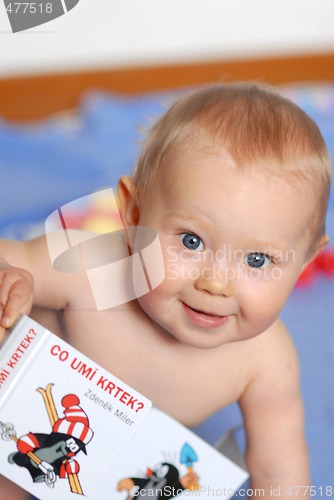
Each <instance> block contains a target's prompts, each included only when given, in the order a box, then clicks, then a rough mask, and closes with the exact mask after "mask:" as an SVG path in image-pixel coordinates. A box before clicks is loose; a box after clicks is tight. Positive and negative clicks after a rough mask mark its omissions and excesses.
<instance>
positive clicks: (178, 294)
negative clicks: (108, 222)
mask: <svg viewBox="0 0 334 500" xmlns="http://www.w3.org/2000/svg"><path fill="white" fill-rule="evenodd" d="M307 193H308V187H307V185H306V184H305V183H301V182H298V181H295V182H294V184H293V183H292V182H291V183H290V182H288V181H287V180H286V179H285V178H283V177H282V178H279V177H278V176H275V175H272V176H264V175H263V174H261V172H256V168H249V169H247V167H245V169H244V170H242V169H238V167H236V166H235V164H234V162H233V160H232V158H231V157H230V156H229V155H228V154H227V153H226V152H225V151H224V150H220V151H217V153H216V154H212V155H210V156H208V155H206V157H198V155H197V156H196V154H188V155H183V156H182V157H181V158H180V159H179V160H178V161H177V162H176V163H175V164H174V165H173V166H171V167H169V168H168V169H167V172H166V174H165V177H164V178H162V177H160V178H159V179H158V180H157V181H156V184H155V186H154V193H153V196H152V198H151V200H150V201H149V202H148V203H147V204H146V205H145V207H142V210H141V213H140V221H139V223H140V224H141V225H148V226H152V227H154V228H155V229H156V230H157V232H158V234H159V237H160V241H161V245H162V250H163V254H164V262H165V272H166V277H165V280H164V281H163V282H162V284H161V285H160V286H158V287H157V288H156V289H155V290H153V291H152V292H150V293H149V294H147V295H145V296H143V297H141V298H140V299H139V302H140V304H141V306H142V308H143V309H144V310H145V311H146V313H147V314H148V315H149V316H150V317H151V318H152V319H153V320H154V321H155V322H156V323H158V324H159V325H161V326H162V328H163V329H165V330H166V331H168V332H169V333H170V334H172V335H173V336H174V337H175V338H176V339H178V340H179V341H180V342H182V343H185V344H187V345H192V346H195V347H201V348H210V347H216V346H219V345H222V344H224V343H227V342H231V341H238V340H244V339H249V338H251V337H254V336H256V335H258V334H259V333H262V332H263V331H265V330H266V329H267V328H268V327H269V326H270V325H271V324H272V323H273V322H274V321H275V319H276V318H277V316H278V314H279V312H280V310H281V309H282V307H283V305H284V303H285V301H286V299H287V297H288V295H289V293H290V292H291V290H292V288H293V286H294V284H295V282H296V279H297V278H298V276H299V274H300V272H301V270H302V268H303V266H304V265H305V262H306V255H307V251H308V248H309V244H310V237H309V231H308V226H309V221H310V218H311V213H312V210H313V207H312V201H311V200H310V198H311V192H310V195H309V196H308V194H307Z"/></svg>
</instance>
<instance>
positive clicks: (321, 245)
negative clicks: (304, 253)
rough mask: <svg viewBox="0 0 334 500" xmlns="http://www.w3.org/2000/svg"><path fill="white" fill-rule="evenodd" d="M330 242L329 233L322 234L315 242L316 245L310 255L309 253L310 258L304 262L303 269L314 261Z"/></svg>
mask: <svg viewBox="0 0 334 500" xmlns="http://www.w3.org/2000/svg"><path fill="white" fill-rule="evenodd" d="M328 243H329V236H328V234H324V235H323V236H321V238H320V239H319V240H318V241H317V242H316V243H315V244H314V246H313V247H312V249H311V251H310V253H309V255H308V258H307V260H306V262H305V263H304V265H303V269H302V270H304V269H305V267H306V266H307V265H308V264H309V263H310V262H312V260H314V259H315V258H316V257H317V256H318V255H319V253H320V252H322V251H323V249H324V248H325V247H326V245H328Z"/></svg>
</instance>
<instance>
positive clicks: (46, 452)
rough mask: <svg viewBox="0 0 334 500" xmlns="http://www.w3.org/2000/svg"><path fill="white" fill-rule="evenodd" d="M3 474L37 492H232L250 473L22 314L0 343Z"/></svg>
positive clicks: (110, 495) (119, 495)
mask: <svg viewBox="0 0 334 500" xmlns="http://www.w3.org/2000/svg"><path fill="white" fill-rule="evenodd" d="M0 473H1V474H3V475H4V476H6V477H7V478H8V479H10V480H12V481H13V482H15V483H17V484H18V485H20V486H21V487H23V488H24V489H26V490H27V491H28V492H29V493H31V494H32V495H34V496H35V497H36V498H38V499H41V500H49V499H59V498H61V499H64V500H66V499H75V498H78V497H80V496H85V497H86V498H87V499H95V500H98V499H99V500H101V499H103V500H104V499H111V500H118V499H119V500H129V499H132V498H138V497H143V496H148V497H150V498H157V499H158V498H161V499H162V498H174V497H178V498H182V497H186V496H189V494H196V495H198V496H202V498H208V496H213V495H214V493H215V494H216V496H219V497H220V498H226V499H228V498H231V497H232V496H233V495H234V493H235V492H236V491H237V490H238V488H239V487H240V486H241V485H242V484H243V483H244V481H245V480H246V479H247V477H248V474H247V472H246V471H245V470H244V469H243V468H242V467H240V466H238V465H237V464H235V463H234V462H233V461H231V460H230V459H228V458H227V457H225V456H224V455H223V454H222V453H220V452H219V451H217V450H216V449H214V448H213V447H212V446H210V445H209V444H208V443H206V442H205V441H203V440H202V439H201V438H200V437H198V436H197V435H196V434H194V433H193V432H192V431H190V430H189V429H187V428H186V427H184V426H183V425H182V424H180V423H179V422H177V421H176V420H175V419H173V418H172V417H170V416H169V415H167V414H165V413H163V412H162V411H160V410H158V409H157V408H155V407H153V406H152V402H151V401H150V400H149V399H148V398H146V397H145V396H144V395H142V394H140V393H139V392H138V391H136V390H134V389H133V388H132V387H130V386H128V385H127V384H126V383H124V382H123V381H122V380H120V379H118V378H117V377H115V376H114V375H112V374H111V373H109V372H107V371H106V370H104V369H103V368H102V367H101V366H99V365H97V364H96V363H94V362H93V361H92V360H90V359H89V358H88V357H86V356H84V355H83V354H81V353H80V352H79V351H77V350H76V349H74V348H73V347H72V346H70V345H69V344H68V343H66V342H65V341H63V340H62V339H60V338H59V337H57V336H56V335H55V334H53V333H52V332H50V331H49V330H47V329H46V328H45V327H43V326H42V325H40V324H38V323H37V322H36V321H34V320H32V319H31V318H29V317H27V316H22V317H21V318H20V319H19V321H18V322H17V323H16V325H15V326H14V328H13V329H12V331H11V333H10V335H9V336H8V338H7V340H6V342H5V343H4V345H3V346H2V348H1V350H0Z"/></svg>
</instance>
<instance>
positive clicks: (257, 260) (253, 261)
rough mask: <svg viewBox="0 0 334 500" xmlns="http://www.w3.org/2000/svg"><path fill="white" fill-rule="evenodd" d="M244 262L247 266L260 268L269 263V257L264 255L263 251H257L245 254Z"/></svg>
mask: <svg viewBox="0 0 334 500" xmlns="http://www.w3.org/2000/svg"><path fill="white" fill-rule="evenodd" d="M244 262H245V264H247V265H248V266H250V267H253V268H256V269H261V268H262V269H263V268H265V267H268V266H269V265H270V264H271V260H270V259H269V257H267V256H266V255H264V254H263V253H258V252H253V253H251V254H249V255H247V257H246V258H245V260H244Z"/></svg>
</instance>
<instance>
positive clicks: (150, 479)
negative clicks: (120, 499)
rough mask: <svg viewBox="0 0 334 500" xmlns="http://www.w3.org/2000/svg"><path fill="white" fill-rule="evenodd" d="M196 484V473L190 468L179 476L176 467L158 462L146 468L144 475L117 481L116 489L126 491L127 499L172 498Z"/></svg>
mask: <svg viewBox="0 0 334 500" xmlns="http://www.w3.org/2000/svg"><path fill="white" fill-rule="evenodd" d="M194 484H198V475H197V474H196V473H195V472H193V471H192V470H191V471H189V472H188V473H187V474H186V475H185V476H183V477H182V478H180V475H179V471H178V469H177V468H176V467H175V466H174V465H172V464H170V463H168V462H162V463H160V464H159V465H158V466H157V467H156V468H155V469H154V470H152V469H147V472H146V476H145V477H128V478H125V479H122V480H121V481H119V483H118V485H117V490H118V491H124V490H127V491H128V496H127V500H132V499H133V498H138V497H142V496H145V497H149V498H153V499H159V500H160V499H161V500H162V499H163V498H174V497H176V496H177V495H180V493H182V492H183V491H184V490H186V489H190V488H191V487H193V485H194Z"/></svg>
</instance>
